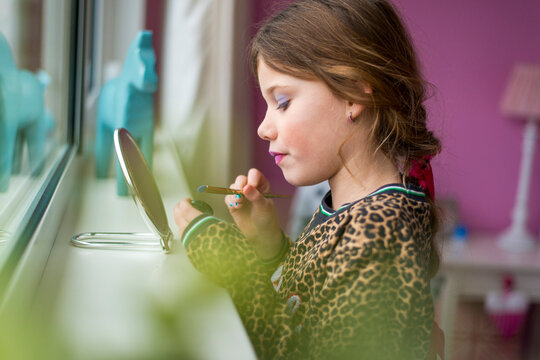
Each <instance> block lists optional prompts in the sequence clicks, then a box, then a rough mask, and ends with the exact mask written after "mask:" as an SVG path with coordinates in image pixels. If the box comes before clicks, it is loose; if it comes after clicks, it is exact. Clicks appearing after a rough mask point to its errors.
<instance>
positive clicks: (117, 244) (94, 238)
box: [71, 128, 174, 252]
mask: <svg viewBox="0 0 540 360" xmlns="http://www.w3.org/2000/svg"><path fill="white" fill-rule="evenodd" d="M114 149H115V151H116V155H117V157H118V162H119V163H120V168H121V169H122V174H123V175H124V179H125V180H126V183H127V186H128V189H129V192H130V193H131V196H132V197H133V200H134V201H135V203H136V204H137V206H138V207H139V210H140V213H141V215H142V217H143V219H144V220H145V222H146V224H147V226H148V227H149V228H150V230H151V231H152V234H141V233H126V234H122V233H85V234H79V235H75V236H74V237H73V238H72V240H71V241H72V243H73V244H74V245H76V246H81V247H99V248H105V249H128V248H131V249H138V250H144V249H149V250H150V249H155V248H156V246H157V245H158V241H157V239H156V238H158V239H159V244H160V245H161V248H162V249H163V250H165V251H167V252H169V251H171V248H172V242H173V238H174V237H173V234H172V232H171V229H170V228H169V224H168V221H167V215H166V214H165V208H164V206H163V201H162V200H161V194H160V193H159V189H158V187H157V184H156V181H155V180H154V176H153V175H152V171H151V170H150V167H149V166H148V163H147V162H146V160H145V158H144V155H143V153H142V151H141V150H140V148H139V146H138V145H137V142H136V141H135V139H134V138H133V136H132V135H131V134H130V133H129V131H127V130H126V129H124V128H120V129H116V130H115V131H114Z"/></svg>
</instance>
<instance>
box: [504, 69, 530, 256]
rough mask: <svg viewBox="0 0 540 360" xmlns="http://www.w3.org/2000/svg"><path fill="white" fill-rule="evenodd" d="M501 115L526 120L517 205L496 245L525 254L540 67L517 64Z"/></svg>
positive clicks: (528, 235)
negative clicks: (509, 222) (509, 223)
mask: <svg viewBox="0 0 540 360" xmlns="http://www.w3.org/2000/svg"><path fill="white" fill-rule="evenodd" d="M501 110H502V112H503V114H504V115H507V116H511V117H520V118H525V119H526V120H527V124H526V126H525V133H524V136H523V149H522V154H521V166H520V171H519V183H518V188H517V195H516V204H515V207H514V210H513V212H512V224H511V225H510V227H509V228H508V229H507V230H505V231H504V232H503V233H502V234H501V236H500V238H499V240H498V244H499V246H500V247H502V248H503V249H505V250H511V251H528V250H530V249H532V248H533V247H534V244H535V242H534V238H533V236H532V235H531V234H530V233H529V232H528V231H527V198H528V192H529V185H530V180H531V170H532V163H533V156H534V147H535V144H536V132H537V125H538V121H539V120H540V65H526V64H518V65H516V66H515V67H514V70H513V72H512V75H511V77H510V80H509V82H508V86H507V87H506V92H505V93H504V96H503V101H502V103H501Z"/></svg>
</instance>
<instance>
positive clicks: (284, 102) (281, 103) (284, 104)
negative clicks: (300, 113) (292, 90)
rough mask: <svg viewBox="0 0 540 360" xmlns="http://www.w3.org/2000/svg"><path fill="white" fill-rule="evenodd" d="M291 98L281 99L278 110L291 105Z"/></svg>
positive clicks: (285, 108)
mask: <svg viewBox="0 0 540 360" xmlns="http://www.w3.org/2000/svg"><path fill="white" fill-rule="evenodd" d="M290 102H291V100H289V99H285V100H279V101H278V105H277V108H276V109H277V110H287V108H288V107H289V104H290Z"/></svg>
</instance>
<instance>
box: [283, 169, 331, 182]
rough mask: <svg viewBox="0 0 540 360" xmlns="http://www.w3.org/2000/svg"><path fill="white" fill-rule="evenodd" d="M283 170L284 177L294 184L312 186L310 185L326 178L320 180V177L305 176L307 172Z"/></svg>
mask: <svg viewBox="0 0 540 360" xmlns="http://www.w3.org/2000/svg"><path fill="white" fill-rule="evenodd" d="M282 172H283V177H284V178H285V180H286V181H287V182H288V183H289V184H291V185H293V186H310V185H315V184H318V183H320V182H322V181H324V180H325V179H323V180H318V179H313V178H309V177H306V176H305V175H306V174H298V173H293V172H291V171H287V170H284V169H282Z"/></svg>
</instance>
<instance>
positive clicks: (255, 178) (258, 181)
mask: <svg viewBox="0 0 540 360" xmlns="http://www.w3.org/2000/svg"><path fill="white" fill-rule="evenodd" d="M246 183H247V184H249V185H251V186H253V187H255V188H257V190H258V191H259V192H261V193H269V192H270V183H269V182H268V180H267V179H266V177H265V176H264V175H263V173H262V172H260V171H259V170H258V169H255V168H252V169H249V171H248V175H247V182H246Z"/></svg>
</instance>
